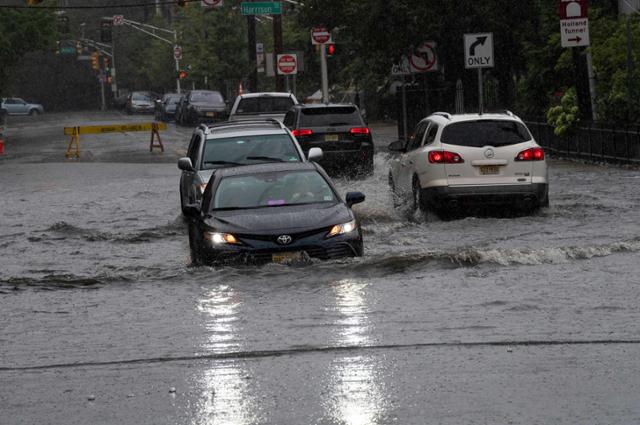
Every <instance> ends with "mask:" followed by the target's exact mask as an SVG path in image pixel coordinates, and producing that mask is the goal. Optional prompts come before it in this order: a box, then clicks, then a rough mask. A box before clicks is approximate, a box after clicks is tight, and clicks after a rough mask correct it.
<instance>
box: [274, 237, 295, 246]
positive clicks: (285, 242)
mask: <svg viewBox="0 0 640 425" xmlns="http://www.w3.org/2000/svg"><path fill="white" fill-rule="evenodd" d="M277 241H278V243H279V244H280V245H289V244H290V243H291V242H292V241H293V238H292V237H291V236H289V235H280V236H278V239H277Z"/></svg>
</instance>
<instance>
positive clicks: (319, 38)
mask: <svg viewBox="0 0 640 425" xmlns="http://www.w3.org/2000/svg"><path fill="white" fill-rule="evenodd" d="M329 41H331V32H329V31H327V29H326V28H325V27H316V28H311V44H326V43H328V42H329Z"/></svg>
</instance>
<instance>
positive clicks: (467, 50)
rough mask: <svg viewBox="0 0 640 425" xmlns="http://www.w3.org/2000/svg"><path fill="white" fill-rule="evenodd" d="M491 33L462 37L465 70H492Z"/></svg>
mask: <svg viewBox="0 0 640 425" xmlns="http://www.w3.org/2000/svg"><path fill="white" fill-rule="evenodd" d="M493 62H494V61H493V33H491V32H485V33H479V34H465V35H464V66H465V68H493V66H494V65H493Z"/></svg>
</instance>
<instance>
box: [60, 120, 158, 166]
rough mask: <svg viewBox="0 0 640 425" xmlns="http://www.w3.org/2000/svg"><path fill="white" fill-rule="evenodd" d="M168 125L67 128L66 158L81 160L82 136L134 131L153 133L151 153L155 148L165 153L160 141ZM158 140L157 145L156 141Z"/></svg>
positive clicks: (151, 123) (65, 129)
mask: <svg viewBox="0 0 640 425" xmlns="http://www.w3.org/2000/svg"><path fill="white" fill-rule="evenodd" d="M166 129H167V124H165V123H163V122H146V123H137V124H111V125H87V126H75V127H65V128H64V134H65V135H67V136H71V139H70V140H69V145H68V146H67V152H66V153H65V157H67V158H70V157H76V158H80V135H81V134H104V133H128V132H132V131H151V141H150V142H149V152H153V148H160V151H161V152H164V145H163V144H162V139H160V133H159V131H160V130H166ZM156 139H157V143H155V142H154V141H155V140H156Z"/></svg>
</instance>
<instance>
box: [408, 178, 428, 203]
mask: <svg viewBox="0 0 640 425" xmlns="http://www.w3.org/2000/svg"><path fill="white" fill-rule="evenodd" d="M412 187H413V191H412V192H413V210H414V211H415V210H417V209H419V210H420V211H422V212H427V211H428V210H429V202H428V200H427V196H426V193H425V191H424V189H422V187H420V180H419V179H418V177H417V176H414V177H413V184H412Z"/></svg>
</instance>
